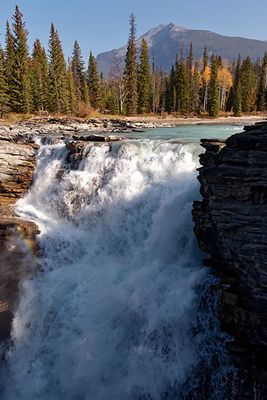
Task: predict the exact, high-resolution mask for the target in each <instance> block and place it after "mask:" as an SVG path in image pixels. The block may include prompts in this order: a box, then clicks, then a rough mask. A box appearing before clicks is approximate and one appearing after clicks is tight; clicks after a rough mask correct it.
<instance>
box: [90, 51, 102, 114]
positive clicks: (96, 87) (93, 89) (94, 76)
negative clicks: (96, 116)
mask: <svg viewBox="0 0 267 400" xmlns="http://www.w3.org/2000/svg"><path fill="white" fill-rule="evenodd" d="M87 77H88V86H89V96H90V103H91V105H92V107H93V108H94V109H96V110H99V109H100V108H101V93H100V79H99V74H98V71H97V62H96V58H95V56H94V55H93V53H92V52H91V51H90V55H89V64H88V72H87Z"/></svg>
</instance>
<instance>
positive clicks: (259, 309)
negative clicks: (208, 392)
mask: <svg viewBox="0 0 267 400" xmlns="http://www.w3.org/2000/svg"><path fill="white" fill-rule="evenodd" d="M201 144H202V146H203V147H204V148H205V149H206V152H205V153H204V154H202V155H201V156H200V163H201V165H202V167H201V168H200V169H199V181H200V184H201V189H200V191H201V195H202V197H203V199H202V201H196V202H194V205H193V220H194V223H195V233H196V236H197V239H198V243H199V245H200V248H201V249H202V250H203V251H204V252H206V253H208V254H209V255H210V258H209V259H207V260H205V263H206V264H207V265H209V266H211V267H212V268H213V270H214V271H215V274H216V275H217V276H219V277H220V278H221V282H222V288H223V289H222V294H221V309H220V318H221V323H222V327H223V329H224V330H225V331H227V332H228V333H230V334H231V335H232V337H233V338H234V341H233V342H231V343H229V348H230V352H231V354H232V356H233V361H234V363H235V365H236V366H237V367H238V369H239V385H240V393H241V394H240V396H239V397H238V398H240V399H258V400H259V399H266V398H267V229H266V226H267V122H261V123H257V124H256V125H254V126H248V127H245V131H244V132H242V133H240V134H236V135H233V136H231V137H230V138H229V139H227V140H226V141H221V140H202V141H201Z"/></svg>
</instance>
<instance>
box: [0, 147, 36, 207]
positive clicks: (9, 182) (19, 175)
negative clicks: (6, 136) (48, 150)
mask: <svg viewBox="0 0 267 400" xmlns="http://www.w3.org/2000/svg"><path fill="white" fill-rule="evenodd" d="M36 148H37V146H36V145H35V144H33V143H27V141H26V140H25V141H24V142H17V143H16V142H13V141H8V140H0V204H13V203H15V202H16V200H17V199H19V198H20V197H22V196H23V195H24V194H25V193H26V192H27V190H28V188H29V186H30V185H31V183H32V180H33V172H34V167H35V152H36Z"/></svg>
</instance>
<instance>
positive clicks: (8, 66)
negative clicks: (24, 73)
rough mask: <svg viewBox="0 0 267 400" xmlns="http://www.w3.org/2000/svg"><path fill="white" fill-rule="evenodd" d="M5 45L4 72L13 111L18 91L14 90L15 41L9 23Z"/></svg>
mask: <svg viewBox="0 0 267 400" xmlns="http://www.w3.org/2000/svg"><path fill="white" fill-rule="evenodd" d="M5 44H6V47H5V58H4V70H5V77H6V82H7V86H8V96H9V104H10V108H11V109H12V103H13V101H14V100H15V99H16V90H14V85H13V74H14V69H15V40H14V36H13V34H12V32H11V30H10V26H9V22H7V24H6V38H5Z"/></svg>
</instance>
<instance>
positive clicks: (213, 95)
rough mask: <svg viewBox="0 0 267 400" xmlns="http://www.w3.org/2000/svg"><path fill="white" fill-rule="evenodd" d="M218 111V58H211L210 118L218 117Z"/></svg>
mask: <svg viewBox="0 0 267 400" xmlns="http://www.w3.org/2000/svg"><path fill="white" fill-rule="evenodd" d="M219 110H220V92H219V84H218V58H217V57H216V56H215V55H214V54H213V55H212V57H211V77H210V84H209V98H208V112H209V116H210V117H213V118H214V117H218V115H219Z"/></svg>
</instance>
